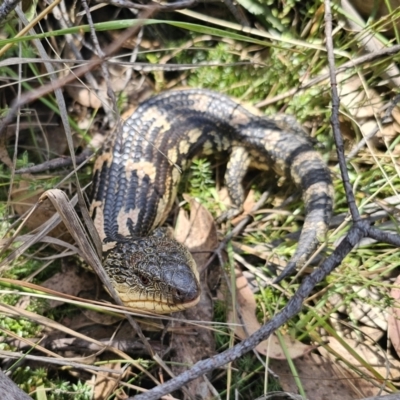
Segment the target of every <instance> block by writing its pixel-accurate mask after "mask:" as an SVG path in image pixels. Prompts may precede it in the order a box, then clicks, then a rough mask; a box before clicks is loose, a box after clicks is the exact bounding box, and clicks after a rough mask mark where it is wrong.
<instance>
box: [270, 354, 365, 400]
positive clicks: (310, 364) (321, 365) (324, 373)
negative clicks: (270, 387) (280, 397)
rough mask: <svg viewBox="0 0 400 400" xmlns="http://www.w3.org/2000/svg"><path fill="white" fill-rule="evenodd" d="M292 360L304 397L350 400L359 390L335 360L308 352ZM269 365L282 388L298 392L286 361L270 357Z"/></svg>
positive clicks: (321, 399) (324, 399)
mask: <svg viewBox="0 0 400 400" xmlns="http://www.w3.org/2000/svg"><path fill="white" fill-rule="evenodd" d="M293 363H294V365H295V367H296V372H297V373H298V377H299V379H300V381H301V384H302V386H303V388H304V391H305V392H306V395H307V398H308V399H318V400H336V399H340V400H353V399H355V398H356V397H355V396H356V395H357V394H358V395H359V392H357V391H356V390H354V389H353V386H352V385H350V384H348V382H347V379H348V371H347V370H344V369H343V367H341V366H340V365H339V364H337V363H336V362H335V361H331V360H326V359H324V358H323V357H321V356H320V355H319V354H315V353H311V354H307V355H306V356H304V357H302V358H298V359H296V360H293ZM269 367H270V368H271V369H272V370H273V371H274V373H275V374H277V375H278V376H279V383H280V384H281V386H282V389H283V390H284V391H286V392H291V393H298V388H297V385H296V381H295V378H294V376H293V373H292V371H291V369H290V367H289V365H288V363H287V361H284V360H270V363H269ZM353 379H354V377H353ZM357 397H358V396H357Z"/></svg>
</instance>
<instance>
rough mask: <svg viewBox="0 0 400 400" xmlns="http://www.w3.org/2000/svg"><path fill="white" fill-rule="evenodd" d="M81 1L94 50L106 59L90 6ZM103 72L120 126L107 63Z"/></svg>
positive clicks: (102, 68) (113, 110)
mask: <svg viewBox="0 0 400 400" xmlns="http://www.w3.org/2000/svg"><path fill="white" fill-rule="evenodd" d="M81 1H82V5H83V8H84V9H85V11H86V18H87V20H88V23H89V26H90V36H91V38H92V42H93V44H94V48H95V49H96V51H97V55H98V57H100V58H104V56H105V54H104V52H103V50H102V49H101V47H100V43H99V41H98V39H97V35H96V30H95V29H94V24H93V19H92V14H91V13H90V9H89V6H88V4H87V2H86V0H81ZM139 32H140V31H139ZM101 70H102V71H103V76H104V79H105V81H106V85H107V95H108V97H109V98H110V99H111V102H112V107H111V109H112V112H113V113H115V115H114V121H115V120H116V121H118V122H117V123H118V124H119V122H120V118H119V112H118V106H117V100H116V98H115V93H114V91H113V90H112V88H111V83H110V73H109V71H108V67H107V64H106V63H101ZM107 106H108V104H106V107H105V111H106V114H109V112H108V109H109V108H110V107H107ZM119 128H120V126H117V129H119Z"/></svg>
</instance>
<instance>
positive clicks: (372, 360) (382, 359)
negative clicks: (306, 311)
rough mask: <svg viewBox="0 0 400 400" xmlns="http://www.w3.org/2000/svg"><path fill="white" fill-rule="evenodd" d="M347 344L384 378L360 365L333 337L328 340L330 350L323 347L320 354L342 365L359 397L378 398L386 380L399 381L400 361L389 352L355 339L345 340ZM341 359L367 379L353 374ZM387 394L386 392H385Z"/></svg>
mask: <svg viewBox="0 0 400 400" xmlns="http://www.w3.org/2000/svg"><path fill="white" fill-rule="evenodd" d="M345 341H346V344H347V345H348V346H349V347H351V348H352V349H353V350H354V351H355V352H356V353H357V355H358V356H359V357H361V358H362V359H363V360H365V362H366V364H367V365H369V366H370V367H371V368H373V369H374V371H375V372H376V373H378V374H380V375H381V376H382V379H378V378H376V377H375V376H374V375H373V374H372V372H370V371H369V370H368V369H367V368H365V367H364V365H362V364H361V363H360V361H359V360H358V359H357V358H355V357H354V356H353V355H352V354H350V352H349V351H348V350H347V349H346V348H345V347H343V345H342V344H341V343H340V342H339V341H338V340H337V339H336V338H333V337H329V338H328V343H327V346H329V348H330V350H329V351H328V349H326V348H324V347H321V348H319V352H320V353H321V354H322V356H323V357H324V358H326V359H329V360H331V361H332V362H334V363H336V364H338V365H341V366H342V368H343V370H346V371H347V372H348V374H347V376H348V380H349V382H350V381H351V383H349V384H351V385H354V386H355V387H357V389H358V391H359V397H367V396H376V395H378V393H380V387H381V386H383V388H384V387H385V385H384V381H385V379H388V380H398V378H399V371H400V362H399V361H398V360H394V359H393V358H391V357H390V356H389V354H388V353H387V352H385V351H384V350H383V349H382V348H380V347H379V346H377V345H376V346H373V345H371V344H368V342H367V341H365V340H362V341H360V340H358V341H355V340H353V339H347V338H346V339H345ZM338 355H339V357H341V358H342V359H343V360H345V361H346V363H349V364H350V365H351V366H352V368H353V369H355V370H358V371H361V373H362V374H364V376H365V377H366V378H365V379H363V378H362V377H360V374H355V373H353V372H351V371H350V370H349V369H348V368H347V366H346V365H345V364H344V363H343V362H342V361H340V359H338ZM384 393H386V392H384Z"/></svg>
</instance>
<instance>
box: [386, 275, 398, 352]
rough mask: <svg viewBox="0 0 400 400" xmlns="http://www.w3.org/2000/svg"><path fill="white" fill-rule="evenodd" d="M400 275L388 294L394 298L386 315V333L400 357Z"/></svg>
mask: <svg viewBox="0 0 400 400" xmlns="http://www.w3.org/2000/svg"><path fill="white" fill-rule="evenodd" d="M399 287H400V275H399V276H398V277H397V278H396V280H395V282H394V284H393V288H392V289H391V291H390V296H391V297H392V299H393V300H394V306H393V307H392V309H391V312H390V313H389V316H388V335H389V339H390V341H391V342H392V345H393V348H394V349H395V351H396V353H397V355H398V356H399V357H400V307H399V304H400V289H399Z"/></svg>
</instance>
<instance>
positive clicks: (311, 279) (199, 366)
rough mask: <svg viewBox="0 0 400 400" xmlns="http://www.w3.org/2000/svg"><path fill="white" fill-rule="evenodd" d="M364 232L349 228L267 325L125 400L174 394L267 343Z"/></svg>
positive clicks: (358, 227)
mask: <svg viewBox="0 0 400 400" xmlns="http://www.w3.org/2000/svg"><path fill="white" fill-rule="evenodd" d="M367 232H368V223H367V222H366V221H360V223H359V224H357V225H355V226H353V227H352V228H351V229H350V231H349V232H348V234H347V235H346V237H345V238H344V239H343V240H342V242H341V243H340V244H339V245H338V247H337V248H336V249H335V250H334V251H333V253H332V254H331V255H330V256H329V257H328V258H327V259H326V260H325V261H324V262H323V264H322V266H321V267H320V268H318V269H316V270H314V271H313V272H312V273H311V274H310V275H309V276H308V277H306V278H305V279H304V281H303V283H302V284H301V285H300V287H299V289H298V290H297V292H296V293H295V294H294V296H293V297H292V298H291V299H290V300H289V302H288V303H287V305H286V306H285V308H284V309H283V310H282V311H280V312H279V313H278V314H276V315H275V316H274V317H273V318H272V319H271V320H270V321H269V322H267V323H266V324H265V325H263V326H262V327H261V328H260V329H259V330H258V331H257V332H255V333H253V334H252V335H251V336H249V337H248V338H247V339H245V340H243V341H242V342H241V343H239V344H237V345H236V346H234V347H232V348H231V349H229V350H225V351H224V352H222V353H220V354H217V355H216V356H213V357H212V358H209V359H207V360H203V361H200V362H198V363H196V364H195V365H194V366H193V367H192V368H191V369H189V370H187V371H185V372H184V373H182V374H180V375H178V376H177V377H176V378H174V379H171V380H170V381H168V382H166V383H164V384H162V385H159V386H157V387H155V388H153V389H151V390H149V391H148V392H146V393H144V394H140V395H137V396H135V397H130V398H129V399H128V400H133V399H135V400H154V399H158V398H159V397H161V396H164V395H166V394H168V393H171V392H173V391H174V390H177V389H179V388H180V387H182V386H183V385H185V384H186V383H188V382H190V381H192V380H193V379H196V378H198V377H199V376H201V375H203V374H205V373H207V372H209V371H212V370H214V369H216V368H219V367H222V366H223V365H225V364H227V363H229V362H232V361H234V360H236V359H237V358H239V357H241V356H242V355H244V354H246V353H247V352H249V351H251V350H253V349H254V348H255V347H256V346H257V345H258V344H259V343H261V342H262V341H263V340H265V339H267V338H268V337H269V336H270V335H271V334H272V333H273V332H274V331H276V330H277V329H278V328H279V327H280V326H282V325H283V324H285V323H286V322H287V321H288V320H289V319H290V318H293V317H294V316H295V315H296V314H298V313H299V312H300V311H301V309H302V305H303V301H304V300H305V299H306V298H307V297H308V296H309V295H310V293H311V292H312V291H313V289H314V287H315V286H316V285H317V284H318V283H319V282H321V281H322V280H323V279H324V278H325V277H326V276H327V275H329V274H330V273H331V272H332V271H333V270H334V269H335V268H336V267H337V266H338V265H339V264H340V263H341V262H342V260H343V258H344V257H345V256H346V255H347V254H348V253H349V252H350V251H351V250H352V249H353V247H354V246H355V245H356V244H357V243H358V242H359V241H360V240H361V239H362V238H363V237H365V235H366V233H367Z"/></svg>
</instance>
